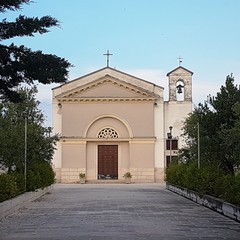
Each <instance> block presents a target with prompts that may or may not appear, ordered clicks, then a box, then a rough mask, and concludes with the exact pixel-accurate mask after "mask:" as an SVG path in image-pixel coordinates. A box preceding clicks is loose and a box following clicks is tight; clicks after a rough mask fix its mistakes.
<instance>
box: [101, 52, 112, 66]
mask: <svg viewBox="0 0 240 240" xmlns="http://www.w3.org/2000/svg"><path fill="white" fill-rule="evenodd" d="M103 55H105V56H107V67H109V57H110V56H112V55H113V54H112V53H109V50H107V53H104V54H103Z"/></svg>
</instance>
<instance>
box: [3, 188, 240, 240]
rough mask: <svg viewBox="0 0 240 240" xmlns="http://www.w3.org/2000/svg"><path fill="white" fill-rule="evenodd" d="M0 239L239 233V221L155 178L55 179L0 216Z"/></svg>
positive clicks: (174, 238) (239, 236)
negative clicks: (118, 181)
mask: <svg viewBox="0 0 240 240" xmlns="http://www.w3.org/2000/svg"><path fill="white" fill-rule="evenodd" d="M0 239H1V240H16V239H18V240H29V239H39V240H40V239H41V240H43V239H44V240H47V239H51V240H66V239H71V240H76V239H80V240H85V239H86V240H90V239H99V240H102V239H125V240H128V239H131V240H132V239H133V240H134V239H144V240H146V239H147V240H152V239H156V240H157V239H158V240H159V239H163V240H169V239H170V240H182V239H184V240H186V239H209V240H210V239H217V240H218V239H219V240H220V239H229V240H230V239H231V240H233V239H238V240H239V239H240V223H238V222H235V221H233V220H231V219H229V218H227V217H224V216H222V215H220V214H218V213H215V212H213V211H211V210H209V209H207V208H204V207H202V206H200V205H197V204H195V203H193V202H191V201H189V200H187V199H185V198H182V197H180V196H178V195H176V194H174V193H172V192H169V191H167V190H166V189H165V186H164V185H160V184H115V185H114V184H85V185H84V184H79V185H77V184H76V185H74V184H59V185H56V186H55V187H54V190H53V191H52V192H51V193H50V194H46V195H45V196H43V197H41V198H40V199H38V200H36V201H34V202H31V203H29V204H28V205H27V206H26V207H25V208H23V209H21V210H19V211H17V212H15V213H14V214H12V215H10V216H8V217H7V218H5V219H2V220H1V221H0Z"/></svg>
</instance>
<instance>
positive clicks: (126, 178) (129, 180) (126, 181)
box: [123, 172, 132, 184]
mask: <svg viewBox="0 0 240 240" xmlns="http://www.w3.org/2000/svg"><path fill="white" fill-rule="evenodd" d="M123 177H124V181H125V183H127V184H128V183H131V178H132V174H131V173H130V172H126V173H125V174H124V175H123Z"/></svg>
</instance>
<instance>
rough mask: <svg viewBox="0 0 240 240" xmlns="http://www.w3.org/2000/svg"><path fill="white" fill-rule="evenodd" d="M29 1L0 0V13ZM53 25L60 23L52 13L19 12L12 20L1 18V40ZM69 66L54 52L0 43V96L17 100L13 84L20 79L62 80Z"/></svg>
mask: <svg viewBox="0 0 240 240" xmlns="http://www.w3.org/2000/svg"><path fill="white" fill-rule="evenodd" d="M30 2H31V0H11V1H10V0H1V2H0V13H2V14H3V13H6V12H7V11H9V10H10V11H17V10H19V9H21V7H22V5H23V4H29V3H30ZM53 26H59V22H58V20H57V19H55V18H52V17H51V16H44V17H41V18H38V17H34V18H30V17H26V16H22V15H19V17H18V18H16V20H15V21H13V22H9V21H7V19H6V18H5V19H3V20H2V21H1V22H0V42H3V41H4V40H9V39H11V38H14V37H24V36H28V37H33V36H34V34H35V33H39V34H43V33H46V32H48V31H49V30H48V29H49V28H50V27H53ZM69 67H71V64H70V63H69V62H68V61H67V60H65V59H64V58H60V57H58V56H56V55H52V54H44V53H43V52H42V51H40V50H39V51H32V50H31V49H30V48H27V47H25V46H23V45H21V46H16V45H15V44H14V43H11V44H10V45H4V44H0V96H1V97H3V98H8V99H9V100H11V101H13V102H17V101H20V100H21V99H20V95H19V94H18V92H17V91H16V88H17V87H18V86H19V85H20V84H21V83H26V84H33V83H34V81H38V82H40V83H43V84H50V83H63V82H65V81H66V80H67V77H68V68H69Z"/></svg>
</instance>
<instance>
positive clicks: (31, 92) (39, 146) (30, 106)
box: [0, 87, 58, 173]
mask: <svg viewBox="0 0 240 240" xmlns="http://www.w3.org/2000/svg"><path fill="white" fill-rule="evenodd" d="M36 93H37V88H36V87H33V88H31V89H27V88H20V89H19V90H18V94H19V95H20V97H21V98H22V99H23V101H22V102H20V103H12V102H10V101H2V102H1V103H0V136H1V141H0V165H2V166H5V167H7V169H8V172H11V171H17V172H20V173H23V172H24V159H25V158H24V157H25V156H24V154H25V147H26V145H25V127H27V165H29V164H31V163H34V162H41V161H45V162H49V163H50V162H51V160H52V157H53V153H54V150H55V145H56V142H57V140H58V136H57V135H52V129H51V128H49V127H44V115H43V114H42V112H41V110H39V108H38V106H39V101H37V100H36V98H35V95H36Z"/></svg>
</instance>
